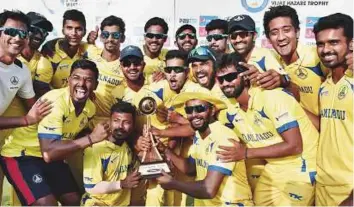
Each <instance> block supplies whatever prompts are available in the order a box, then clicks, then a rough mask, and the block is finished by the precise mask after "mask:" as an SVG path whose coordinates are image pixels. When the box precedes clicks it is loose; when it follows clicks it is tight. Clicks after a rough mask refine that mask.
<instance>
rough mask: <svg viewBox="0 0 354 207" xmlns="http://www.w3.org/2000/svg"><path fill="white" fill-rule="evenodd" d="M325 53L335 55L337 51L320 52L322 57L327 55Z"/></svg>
mask: <svg viewBox="0 0 354 207" xmlns="http://www.w3.org/2000/svg"><path fill="white" fill-rule="evenodd" d="M327 55H337V53H336V52H326V53H324V52H322V53H321V56H322V57H324V56H327Z"/></svg>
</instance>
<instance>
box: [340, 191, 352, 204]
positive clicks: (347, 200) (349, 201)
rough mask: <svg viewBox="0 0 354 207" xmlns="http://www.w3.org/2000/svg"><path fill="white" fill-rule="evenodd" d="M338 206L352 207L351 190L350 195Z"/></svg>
mask: <svg viewBox="0 0 354 207" xmlns="http://www.w3.org/2000/svg"><path fill="white" fill-rule="evenodd" d="M339 205H340V206H353V190H352V192H351V193H350V195H349V196H348V198H346V199H345V200H344V201H342V203H341V204H339Z"/></svg>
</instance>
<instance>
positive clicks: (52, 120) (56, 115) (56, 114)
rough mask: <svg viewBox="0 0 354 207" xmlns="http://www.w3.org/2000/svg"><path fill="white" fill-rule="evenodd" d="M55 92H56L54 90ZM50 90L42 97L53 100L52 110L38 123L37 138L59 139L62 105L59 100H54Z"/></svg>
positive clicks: (61, 124)
mask: <svg viewBox="0 0 354 207" xmlns="http://www.w3.org/2000/svg"><path fill="white" fill-rule="evenodd" d="M55 93H57V92H55ZM55 93H53V92H52V91H51V92H49V93H47V94H45V95H44V96H43V98H46V99H47V100H49V101H52V102H53V108H52V112H51V113H50V114H48V115H47V116H46V117H44V119H42V121H41V122H39V124H38V138H39V139H61V138H62V135H63V133H62V130H63V125H64V123H63V117H64V110H65V109H64V107H63V106H62V103H61V101H60V99H59V100H56V99H55V98H54V97H53V95H54V94H55Z"/></svg>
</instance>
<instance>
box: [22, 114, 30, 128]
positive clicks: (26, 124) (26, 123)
mask: <svg viewBox="0 0 354 207" xmlns="http://www.w3.org/2000/svg"><path fill="white" fill-rule="evenodd" d="M23 119H24V120H25V126H28V125H29V123H28V120H27V117H26V116H24V117H23Z"/></svg>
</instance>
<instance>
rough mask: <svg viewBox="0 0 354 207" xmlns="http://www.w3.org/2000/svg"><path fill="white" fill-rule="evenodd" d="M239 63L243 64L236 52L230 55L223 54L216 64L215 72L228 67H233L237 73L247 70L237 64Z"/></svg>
mask: <svg viewBox="0 0 354 207" xmlns="http://www.w3.org/2000/svg"><path fill="white" fill-rule="evenodd" d="M239 62H245V60H244V59H243V58H242V56H241V55H240V54H238V53H236V52H232V53H230V54H223V55H222V56H221V57H220V58H219V59H218V60H217V62H216V71H218V70H221V69H222V68H227V67H228V66H234V67H235V68H236V70H237V71H238V72H244V71H246V70H247V69H246V68H245V67H243V66H242V65H240V64H239Z"/></svg>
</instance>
